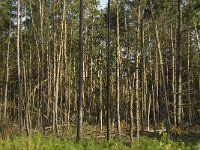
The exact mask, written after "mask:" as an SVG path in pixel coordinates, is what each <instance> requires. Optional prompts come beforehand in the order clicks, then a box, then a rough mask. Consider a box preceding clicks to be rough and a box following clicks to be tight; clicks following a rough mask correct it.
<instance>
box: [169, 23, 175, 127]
mask: <svg viewBox="0 0 200 150" xmlns="http://www.w3.org/2000/svg"><path fill="white" fill-rule="evenodd" d="M170 28H171V29H170V30H171V33H170V35H171V49H172V93H173V114H174V115H173V118H174V126H175V127H176V120H177V119H176V116H177V115H176V108H177V106H176V60H175V56H176V53H175V48H174V39H173V25H172V24H171V27H170Z"/></svg>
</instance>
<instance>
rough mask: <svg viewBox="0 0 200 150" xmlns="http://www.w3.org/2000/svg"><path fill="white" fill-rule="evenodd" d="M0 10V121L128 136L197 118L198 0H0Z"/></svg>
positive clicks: (174, 128)
mask: <svg viewBox="0 0 200 150" xmlns="http://www.w3.org/2000/svg"><path fill="white" fill-rule="evenodd" d="M0 14H1V15H0V41H1V42H0V67H1V69H0V120H1V122H0V124H1V125H0V126H3V125H4V124H8V122H9V123H11V124H12V125H13V126H15V127H17V128H18V130H20V131H21V132H25V133H27V134H28V135H29V134H31V133H33V132H35V131H38V132H41V133H42V134H44V135H45V134H49V133H53V134H62V133H66V135H67V134H68V133H71V132H74V133H75V134H76V139H77V140H80V139H81V138H82V137H83V134H84V132H86V128H87V129H88V128H91V129H92V128H94V127H95V128H96V131H95V135H97V136H100V135H101V136H102V137H105V138H106V137H107V140H109V139H110V137H113V136H114V135H115V136H117V137H122V136H125V137H128V138H129V139H130V140H133V139H134V138H135V137H137V139H139V137H140V136H142V135H145V134H146V133H152V135H153V136H157V134H158V133H159V132H166V133H168V134H170V135H172V134H173V136H174V135H176V134H177V133H178V134H180V132H183V130H184V131H185V130H187V128H188V131H187V132H191V134H193V133H192V131H190V130H189V129H190V128H192V127H194V126H198V125H200V121H199V120H200V0H108V5H107V6H106V8H101V7H100V1H99V0H80V1H78V0H1V1H0ZM1 128H2V129H1ZM4 129H6V127H0V130H1V131H0V132H4V131H3V130H4ZM87 132H88V131H87ZM195 132H197V131H195ZM1 134H2V133H1Z"/></svg>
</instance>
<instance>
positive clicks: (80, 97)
mask: <svg viewBox="0 0 200 150" xmlns="http://www.w3.org/2000/svg"><path fill="white" fill-rule="evenodd" d="M79 23H80V24H79V92H78V93H79V95H78V102H77V109H78V116H77V135H76V138H77V141H80V139H81V133H82V120H83V119H82V118H83V113H82V109H83V108H82V103H83V93H84V89H83V67H84V66H83V58H84V56H83V0H80V20H79Z"/></svg>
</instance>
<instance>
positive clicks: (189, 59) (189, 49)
mask: <svg viewBox="0 0 200 150" xmlns="http://www.w3.org/2000/svg"><path fill="white" fill-rule="evenodd" d="M190 39H191V36H190V33H188V51H187V73H188V81H187V86H188V90H187V98H188V121H189V125H191V123H192V102H191V96H190V95H191V94H190V92H191V58H190V57H191V40H190Z"/></svg>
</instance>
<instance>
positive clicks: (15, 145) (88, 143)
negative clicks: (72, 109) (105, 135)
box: [0, 134, 200, 150]
mask: <svg viewBox="0 0 200 150" xmlns="http://www.w3.org/2000/svg"><path fill="white" fill-rule="evenodd" d="M199 148H200V143H185V142H183V141H181V140H180V141H176V142H175V141H172V140H170V139H169V138H168V136H167V135H166V136H163V138H161V139H160V140H157V139H155V138H146V137H141V138H140V143H138V142H137V140H135V141H133V142H132V143H131V142H127V141H125V140H118V139H111V140H110V141H109V142H107V141H106V140H105V139H82V140H81V141H80V142H79V143H78V142H76V141H75V140H72V139H67V138H64V137H62V138H61V137H56V136H53V135H50V136H45V137H44V136H42V135H41V134H33V135H31V136H26V135H18V136H16V137H13V138H11V139H7V140H1V141H0V149H1V150H134V149H135V150H190V149H194V150H195V149H197V150H198V149H199Z"/></svg>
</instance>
